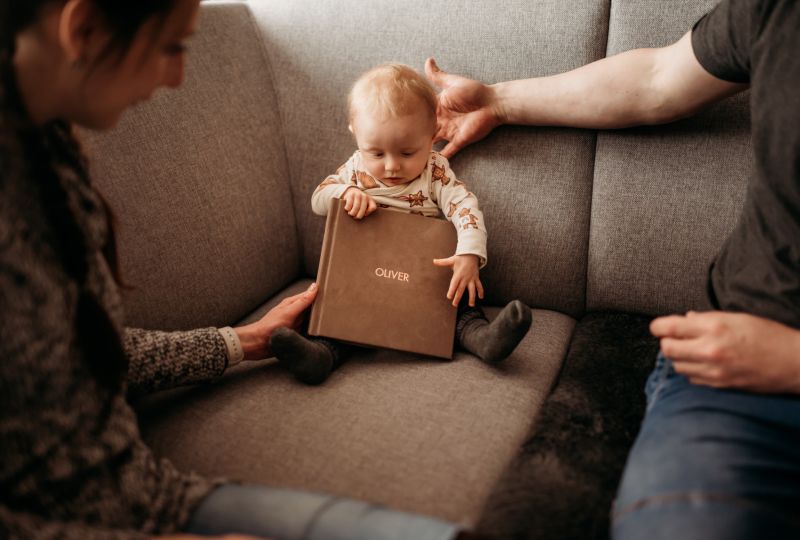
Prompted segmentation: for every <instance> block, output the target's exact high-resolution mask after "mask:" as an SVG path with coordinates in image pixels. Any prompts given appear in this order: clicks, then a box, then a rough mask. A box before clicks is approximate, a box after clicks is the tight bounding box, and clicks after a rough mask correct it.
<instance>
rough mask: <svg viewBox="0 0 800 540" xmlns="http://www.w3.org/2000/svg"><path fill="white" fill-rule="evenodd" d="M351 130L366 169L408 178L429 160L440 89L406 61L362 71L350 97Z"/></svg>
mask: <svg viewBox="0 0 800 540" xmlns="http://www.w3.org/2000/svg"><path fill="white" fill-rule="evenodd" d="M348 105H349V120H350V131H352V132H353V135H354V136H355V138H356V143H357V144H358V148H359V150H360V151H361V155H362V157H363V159H364V164H365V166H366V168H367V171H368V172H369V173H370V174H371V175H372V176H374V177H375V178H378V179H380V180H381V181H382V182H383V183H384V184H388V185H397V184H406V183H408V182H411V181H412V180H414V179H415V178H417V177H418V176H419V175H420V174H421V173H422V171H423V170H424V169H425V166H426V165H427V163H428V158H429V156H430V152H431V147H432V146H433V136H434V135H435V133H436V92H435V91H434V90H433V88H432V87H431V85H430V83H428V81H427V80H426V79H425V77H423V76H422V75H420V74H419V73H417V72H416V71H414V70H413V69H411V68H410V67H408V66H405V65H403V64H382V65H380V66H377V67H374V68H372V69H370V70H369V71H367V72H366V73H364V74H363V75H361V77H359V78H358V80H357V81H356V82H355V84H353V88H352V90H350V96H349V98H348Z"/></svg>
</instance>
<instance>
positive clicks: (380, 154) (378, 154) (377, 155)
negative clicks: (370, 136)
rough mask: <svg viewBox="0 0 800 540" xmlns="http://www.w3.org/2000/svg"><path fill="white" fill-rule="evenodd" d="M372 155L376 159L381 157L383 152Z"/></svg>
mask: <svg viewBox="0 0 800 540" xmlns="http://www.w3.org/2000/svg"><path fill="white" fill-rule="evenodd" d="M372 155H373V156H374V157H377V158H381V157H383V152H373V153H372Z"/></svg>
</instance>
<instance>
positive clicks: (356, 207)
mask: <svg viewBox="0 0 800 540" xmlns="http://www.w3.org/2000/svg"><path fill="white" fill-rule="evenodd" d="M362 204H363V201H362V199H361V197H353V208H352V209H351V210H350V216H352V217H354V218H356V219H358V217H359V216H358V213H359V212H360V211H361V205H362Z"/></svg>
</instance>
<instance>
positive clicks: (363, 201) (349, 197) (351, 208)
mask: <svg viewBox="0 0 800 540" xmlns="http://www.w3.org/2000/svg"><path fill="white" fill-rule="evenodd" d="M342 200H344V210H345V212H347V213H348V214H349V215H350V216H351V217H353V218H355V219H361V218H363V217H365V216H368V215H370V214H371V213H373V212H374V211H375V210H377V209H378V203H376V202H375V199H373V198H372V197H370V196H369V195H367V194H366V193H364V192H363V191H361V190H360V189H358V188H357V187H349V188H347V190H346V191H345V192H344V195H342Z"/></svg>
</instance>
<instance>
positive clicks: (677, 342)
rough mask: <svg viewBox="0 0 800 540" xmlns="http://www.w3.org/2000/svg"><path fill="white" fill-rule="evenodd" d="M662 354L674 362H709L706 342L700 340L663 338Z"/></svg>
mask: <svg viewBox="0 0 800 540" xmlns="http://www.w3.org/2000/svg"><path fill="white" fill-rule="evenodd" d="M661 352H663V353H664V356H666V357H667V358H670V359H671V360H672V361H673V362H703V361H704V360H707V356H706V355H705V352H706V351H705V349H704V341H703V340H700V339H676V338H671V337H667V338H661Z"/></svg>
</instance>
